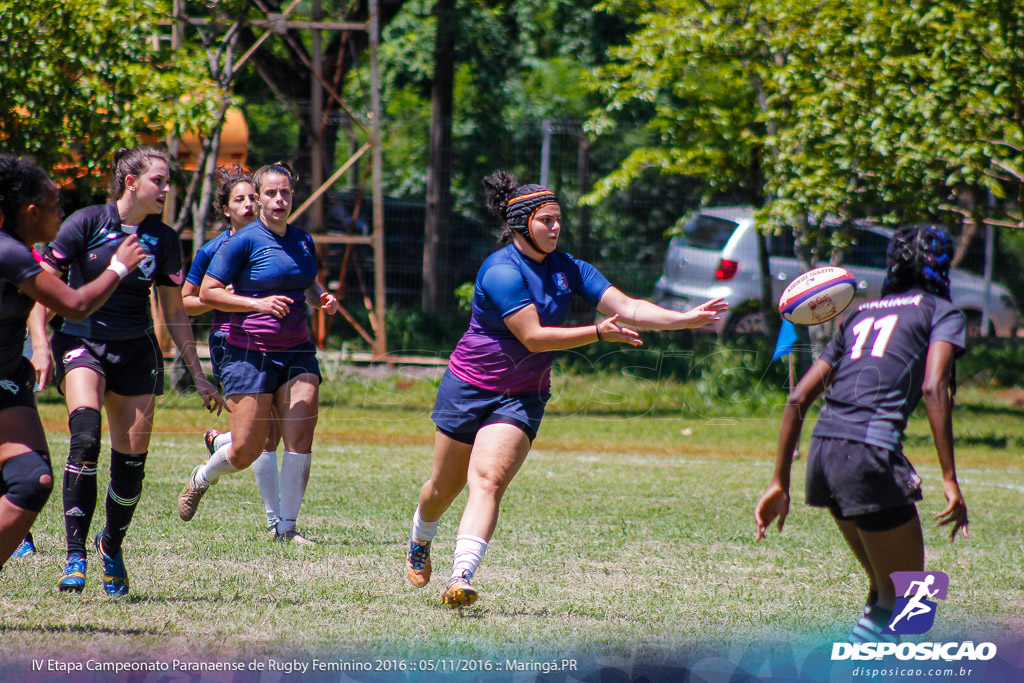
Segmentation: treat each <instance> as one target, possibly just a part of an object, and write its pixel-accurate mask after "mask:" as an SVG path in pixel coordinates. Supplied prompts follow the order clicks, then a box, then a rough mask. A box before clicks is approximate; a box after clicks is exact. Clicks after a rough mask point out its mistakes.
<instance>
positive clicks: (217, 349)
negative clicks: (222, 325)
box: [210, 330, 228, 387]
mask: <svg viewBox="0 0 1024 683" xmlns="http://www.w3.org/2000/svg"><path fill="white" fill-rule="evenodd" d="M227 347H228V333H227V330H210V365H212V366H213V386H215V387H219V386H220V383H221V368H223V367H224V355H225V354H226V353H227Z"/></svg>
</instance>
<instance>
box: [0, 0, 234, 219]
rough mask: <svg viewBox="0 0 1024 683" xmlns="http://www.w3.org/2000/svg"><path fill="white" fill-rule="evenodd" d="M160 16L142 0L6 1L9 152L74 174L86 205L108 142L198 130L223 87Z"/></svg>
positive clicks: (1, 76) (1, 69)
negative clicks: (175, 44)
mask: <svg viewBox="0 0 1024 683" xmlns="http://www.w3.org/2000/svg"><path fill="white" fill-rule="evenodd" d="M158 18H159V16H158V14H157V13H154V11H153V7H152V6H151V5H150V4H149V3H146V2H143V1H141V0H120V1H119V2H117V3H109V2H104V0H74V1H71V0H48V1H47V2H41V1H40V0H34V1H31V2H20V1H19V2H15V1H14V0H0V50H2V51H3V53H4V59H3V60H0V92H3V98H4V105H3V106H2V107H0V144H2V145H3V147H4V151H6V152H9V153H15V154H30V155H32V156H34V157H35V158H36V159H37V160H38V162H39V163H40V164H41V165H42V166H43V167H44V168H48V169H53V170H54V172H55V179H56V180H58V181H60V182H61V184H62V185H63V184H65V183H66V182H68V181H72V180H74V181H76V182H75V185H76V189H77V191H78V193H79V194H80V196H79V200H78V201H79V203H86V202H88V201H90V200H91V199H92V196H93V195H95V194H98V193H99V192H100V191H101V187H102V184H103V182H104V173H105V171H106V170H107V169H108V168H109V165H110V163H111V161H112V159H111V150H113V149H117V148H119V147H133V146H136V145H137V144H138V143H139V140H140V139H150V140H153V141H159V140H161V139H162V138H163V137H164V136H165V135H166V134H167V133H174V134H176V135H180V134H181V133H182V132H183V131H185V130H188V129H202V124H203V123H204V122H205V121H206V120H207V117H208V115H209V113H210V111H211V109H212V108H213V107H215V106H216V90H217V89H216V87H215V85H214V84H213V83H211V82H210V81H209V80H208V79H207V78H206V76H205V74H204V73H203V72H202V69H200V68H197V67H198V65H199V64H200V62H199V60H198V58H197V55H195V53H193V52H192V51H191V50H188V49H183V50H180V51H172V50H171V49H170V48H169V47H168V45H167V43H166V41H162V40H161V36H162V34H164V33H166V30H165V29H162V28H161V27H159V26H158V25H157V23H156V22H157V19H158ZM185 94H188V95H189V96H188V97H183V95H185ZM65 191H67V190H65Z"/></svg>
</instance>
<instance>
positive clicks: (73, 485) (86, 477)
mask: <svg viewBox="0 0 1024 683" xmlns="http://www.w3.org/2000/svg"><path fill="white" fill-rule="evenodd" d="M61 493H62V494H63V498H64V531H65V533H66V534H67V542H68V555H71V553H76V552H77V553H82V554H83V555H84V554H85V545H86V541H88V540H89V525H91V524H92V516H93V514H94V513H95V512H96V466H95V465H92V466H87V465H81V464H78V465H76V464H74V463H72V462H70V461H69V462H68V464H67V465H66V466H65V467H64V487H63V489H62V491H61Z"/></svg>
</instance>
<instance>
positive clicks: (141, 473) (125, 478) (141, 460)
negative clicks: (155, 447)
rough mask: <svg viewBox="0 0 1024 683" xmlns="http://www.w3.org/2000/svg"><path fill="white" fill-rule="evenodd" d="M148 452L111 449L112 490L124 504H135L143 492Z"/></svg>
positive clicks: (113, 494) (115, 496) (114, 495)
mask: <svg viewBox="0 0 1024 683" xmlns="http://www.w3.org/2000/svg"><path fill="white" fill-rule="evenodd" d="M145 476H146V453H141V454H139V455H128V454H127V453H121V452H120V451H115V450H114V449H113V448H111V449H110V492H111V494H112V497H114V498H116V499H118V500H119V502H121V504H122V505H134V504H135V503H137V502H138V499H139V496H140V495H141V494H142V480H143V478H144V477H145Z"/></svg>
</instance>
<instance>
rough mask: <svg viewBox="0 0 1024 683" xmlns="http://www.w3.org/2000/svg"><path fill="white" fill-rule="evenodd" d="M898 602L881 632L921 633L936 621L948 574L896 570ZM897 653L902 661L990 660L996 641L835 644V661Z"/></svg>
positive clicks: (833, 655)
mask: <svg viewBox="0 0 1024 683" xmlns="http://www.w3.org/2000/svg"><path fill="white" fill-rule="evenodd" d="M889 576H890V577H891V578H892V584H893V588H894V589H895V591H896V605H895V608H894V609H893V611H892V618H891V619H890V620H889V624H888V625H887V626H886V627H885V629H884V630H883V631H882V633H886V634H897V635H918V634H921V633H925V632H927V631H928V629H930V628H931V627H932V626H933V625H934V624H935V612H936V608H937V606H938V603H937V602H936V600H945V599H946V593H947V591H948V590H949V577H948V576H947V575H946V574H945V573H944V572H893V573H892V574H890V575H889ZM890 656H894V657H896V659H900V660H904V661H905V660H918V661H927V660H931V661H937V660H942V661H945V662H951V661H958V660H967V661H987V660H990V659H992V658H993V657H995V656H996V646H995V644H994V643H977V644H975V643H974V642H973V641H969V640H968V641H965V642H948V643H937V642H920V643H912V642H903V643H901V642H882V643H833V644H832V660H833V661H836V660H843V659H846V660H872V659H874V660H878V659H882V658H883V657H890Z"/></svg>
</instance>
